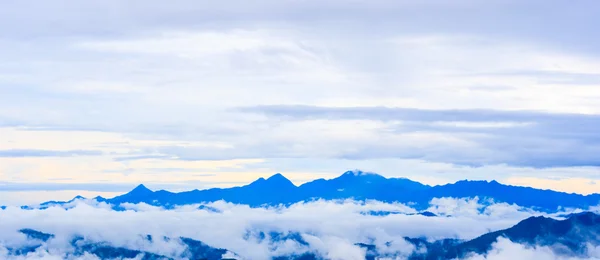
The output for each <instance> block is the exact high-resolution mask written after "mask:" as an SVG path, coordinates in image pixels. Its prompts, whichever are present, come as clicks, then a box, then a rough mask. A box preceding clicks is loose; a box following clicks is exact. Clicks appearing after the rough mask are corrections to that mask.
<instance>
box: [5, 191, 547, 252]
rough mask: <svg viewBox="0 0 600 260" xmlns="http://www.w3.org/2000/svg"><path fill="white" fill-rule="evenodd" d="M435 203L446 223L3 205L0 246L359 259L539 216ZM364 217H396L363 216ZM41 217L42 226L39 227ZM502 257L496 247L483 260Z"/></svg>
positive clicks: (348, 205) (314, 213)
mask: <svg viewBox="0 0 600 260" xmlns="http://www.w3.org/2000/svg"><path fill="white" fill-rule="evenodd" d="M433 204H434V205H435V206H433V207H434V208H432V209H431V210H435V211H436V213H438V214H440V215H446V216H447V217H425V216H420V215H405V214H412V213H415V212H416V211H415V210H414V209H412V208H410V207H409V206H407V205H403V204H388V203H381V202H376V201H368V202H356V201H351V200H347V201H315V202H308V203H298V204H294V205H291V206H289V207H269V208H250V207H248V206H244V205H235V204H230V203H225V202H222V201H221V202H215V203H209V204H205V205H204V207H198V206H199V205H187V206H182V207H178V208H176V209H173V210H165V209H162V208H158V207H154V206H150V205H146V204H126V205H122V206H124V207H125V208H127V209H128V210H126V211H113V210H111V209H110V207H108V205H106V204H104V203H97V202H94V201H89V200H88V201H86V200H78V201H74V202H72V203H71V204H67V205H64V208H63V207H51V208H49V209H46V210H22V209H20V208H18V207H8V208H6V209H4V210H1V211H0V213H2V214H0V220H1V221H2V223H3V225H2V226H0V231H1V232H0V248H4V247H7V246H15V245H19V244H24V243H28V241H27V240H26V239H25V238H24V236H23V235H19V234H18V233H17V232H16V231H17V230H19V229H21V228H32V229H35V230H39V231H42V232H46V233H52V234H55V235H56V238H55V239H52V240H50V241H49V242H48V244H47V245H45V246H44V247H42V249H41V250H40V252H37V253H36V254H34V255H30V256H31V257H33V256H35V255H39V254H42V255H44V254H49V255H53V256H64V253H65V252H68V248H69V245H68V241H70V238H71V237H72V236H74V235H75V234H77V235H81V236H84V237H86V239H89V240H92V241H105V242H108V243H110V244H111V245H113V246H117V247H126V248H130V249H138V250H145V251H149V252H154V253H160V254H164V255H167V256H174V255H177V254H179V253H180V252H181V250H182V249H181V245H178V244H177V243H168V242H165V241H163V242H161V243H158V244H157V243H149V242H148V241H146V240H144V239H143V237H144V236H145V235H146V234H150V235H152V236H153V237H161V236H168V237H178V236H184V237H189V238H193V239H197V240H201V241H203V242H205V243H207V244H208V245H210V246H213V247H220V248H226V249H228V250H231V251H232V252H234V253H236V254H238V255H239V256H241V257H243V258H247V259H268V258H269V257H270V256H277V255H286V254H293V253H296V254H302V253H304V252H314V253H318V254H321V255H323V256H325V257H326V258H327V259H364V255H365V253H366V251H365V250H364V249H362V248H360V247H358V246H356V245H355V244H356V243H359V242H361V243H368V244H375V245H377V246H378V247H379V248H380V251H381V252H389V253H394V254H396V255H400V256H404V257H406V256H407V255H409V254H411V253H412V252H413V251H414V250H417V249H416V248H414V246H412V245H411V244H409V243H408V242H406V241H405V240H404V238H403V237H405V236H409V237H427V238H429V239H441V238H460V239H471V238H474V237H476V236H479V235H481V234H483V233H486V232H489V231H490V230H491V231H493V230H499V229H504V228H508V227H510V226H512V225H514V224H516V223H517V222H518V221H520V220H522V219H524V218H527V217H529V216H533V215H541V214H542V213H539V212H535V211H532V210H528V209H524V208H520V207H518V206H514V205H507V204H493V203H485V204H481V203H480V202H478V201H477V200H464V199H462V200H457V199H449V198H441V199H439V200H437V201H434V202H433ZM441 205H445V206H441ZM207 208H210V209H215V210H207ZM458 209H460V210H458ZM471 209H475V210H471ZM368 211H391V212H396V213H401V214H390V215H386V216H372V215H368V214H363V213H364V212H368ZM402 213H404V214H402ZM41 218H43V219H44V221H39V220H40V219H41ZM260 232H264V233H265V234H267V237H268V236H271V234H272V233H271V232H277V233H280V234H292V233H294V234H296V233H297V234H300V236H301V238H302V239H303V240H304V241H305V242H298V241H295V240H286V241H280V242H276V243H271V242H269V241H268V239H267V240H264V239H260V236H258V234H259V233H260ZM290 232H291V233H290ZM495 248H508V249H510V250H513V251H515V248H516V249H517V250H516V253H518V254H525V255H527V254H528V253H531V252H530V251H527V250H526V249H523V248H522V247H520V246H518V245H513V244H511V243H509V242H506V241H504V240H499V241H498V243H497V244H496V247H495ZM519 250H520V251H519ZM507 251H508V250H500V249H496V250H494V251H492V253H491V254H490V255H488V257H491V256H493V255H495V254H500V253H501V254H505V253H507ZM0 252H3V251H2V250H0ZM4 252H5V251H4ZM540 252H541V253H550V254H551V253H552V251H540ZM534 253H538V252H534ZM517 258H518V257H517ZM475 259H477V258H475ZM490 259H494V258H490Z"/></svg>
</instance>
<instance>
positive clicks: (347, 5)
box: [0, 0, 600, 203]
mask: <svg viewBox="0 0 600 260" xmlns="http://www.w3.org/2000/svg"><path fill="white" fill-rule="evenodd" d="M599 5H600V3H598V2H597V1H591V0H590V1H586V0H584V1H577V2H565V1H537V0H534V1H512V0H509V1H495V0H493V1H486V2H485V3H482V2H480V1H471V0H460V1H452V3H449V2H448V1H436V0H427V1H412V0H403V1H388V0H381V1H379V0H377V1H337V0H334V1H312V0H310V1H274V0H261V1H252V3H250V2H247V1H234V0H227V1H219V3H216V2H202V1H187V0H183V1H176V2H173V3H171V2H169V3H166V2H163V1H154V0H151V1H128V2H127V3H123V2H122V1H116V0H109V1H96V0H92V1H85V2H81V1H73V0H60V1H59V0H54V1H44V2H38V1H7V2H3V3H1V4H0V57H2V60H1V61H0V136H1V138H0V190H2V191H8V190H10V191H24V190H38V191H39V190H88V191H90V190H91V191H96V192H115V191H126V190H128V189H129V188H132V187H134V186H135V185H136V184H138V183H146V184H148V185H149V186H150V187H151V188H168V189H171V190H186V189H193V188H207V187H215V186H218V187H226V186H235V185H240V184H243V183H248V182H250V181H252V180H254V179H256V178H258V177H266V176H270V175H272V174H273V173H276V172H282V173H283V174H285V175H286V176H287V177H289V178H290V179H292V181H294V182H296V183H302V182H305V181H308V180H311V179H315V178H321V177H326V178H329V177H334V176H336V175H339V174H341V173H342V172H344V171H345V170H348V169H363V170H367V171H373V172H378V173H380V174H383V175H385V176H404V177H409V178H411V179H415V180H418V181H422V182H424V183H427V184H439V183H446V182H452V181H456V180H459V179H466V178H468V179H497V180H499V181H502V182H506V183H509V184H517V185H527V186H534V187H539V188H552V189H557V190H563V191H569V192H579V193H591V192H597V191H598V190H600V182H597V181H598V176H599V175H598V173H600V170H599V168H598V167H599V165H600V159H599V158H600V157H598V156H596V155H597V154H599V153H600V135H599V134H598V131H596V130H597V129H598V128H600V102H599V100H600V60H599V59H598V57H599V54H600V47H599V46H600V35H599V32H598V30H597V28H596V26H595V25H596V24H598V23H600V20H599V19H600V18H599V17H600V16H598V15H597V12H596V10H598V9H599V8H600V6H599ZM26 183H35V185H33V186H27V185H24V184H26ZM56 196H58V195H56ZM13 197H14V196H13ZM53 198H57V197H53ZM60 198H61V199H67V198H63V197H60ZM5 200H7V199H5ZM40 200H41V199H40ZM0 202H1V203H7V202H6V201H0Z"/></svg>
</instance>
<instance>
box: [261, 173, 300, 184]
mask: <svg viewBox="0 0 600 260" xmlns="http://www.w3.org/2000/svg"><path fill="white" fill-rule="evenodd" d="M267 181H268V182H271V183H279V184H281V185H289V184H291V185H293V186H296V185H294V184H293V183H292V181H290V180H289V179H288V178H286V177H285V176H283V175H282V174H281V173H277V174H274V175H273V176H271V177H269V178H268V179H267Z"/></svg>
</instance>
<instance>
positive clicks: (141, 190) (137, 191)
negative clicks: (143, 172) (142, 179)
mask: <svg viewBox="0 0 600 260" xmlns="http://www.w3.org/2000/svg"><path fill="white" fill-rule="evenodd" d="M146 193H152V191H151V190H150V189H148V188H146V186H144V184H140V185H138V186H137V187H135V188H134V189H133V190H131V191H130V192H129V194H146Z"/></svg>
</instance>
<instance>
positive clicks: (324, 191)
mask: <svg viewBox="0 0 600 260" xmlns="http://www.w3.org/2000/svg"><path fill="white" fill-rule="evenodd" d="M442 197H452V198H474V197H478V198H480V199H491V200H493V201H494V202H505V203H509V204H517V205H519V206H523V207H529V208H533V209H537V210H540V211H546V212H555V211H557V210H558V209H560V208H584V209H585V208H588V207H590V206H596V205H598V204H600V194H591V195H581V194H574V193H565V192H558V191H552V190H541V189H534V188H529V187H520V186H511V185H504V184H500V183H498V182H496V181H468V180H464V181H458V182H456V183H452V184H446V185H438V186H429V185H424V184H421V183H419V182H415V181H412V180H409V179H406V178H385V177H383V176H381V175H378V174H374V173H366V172H362V171H348V172H345V173H344V174H342V175H341V176H339V177H337V178H333V179H317V180H314V181H311V182H307V183H305V184H302V185H300V186H296V185H294V184H293V183H292V182H291V181H290V180H288V179H287V178H285V177H284V176H283V175H281V174H279V173H278V174H275V175H273V176H271V177H269V178H267V179H264V178H260V179H258V180H256V181H254V182H252V183H250V184H248V185H245V186H240V187H233V188H213V189H206V190H192V191H185V192H179V193H174V192H169V191H165V190H159V191H151V190H150V189H148V188H146V187H145V186H144V185H139V186H137V187H136V188H135V189H133V190H132V191H130V192H128V193H126V194H123V195H121V196H117V197H114V198H111V199H105V198H102V197H96V198H95V199H96V200H98V201H103V202H107V203H111V204H113V205H119V204H121V203H126V202H127V203H140V202H144V203H147V204H150V205H157V206H163V207H172V206H176V205H186V204H195V203H202V202H214V201H218V200H224V201H227V202H231V203H238V204H246V205H250V206H253V207H257V206H262V205H279V204H284V205H289V204H292V203H296V202H302V201H312V200H318V199H324V200H337V199H355V200H378V201H382V202H400V203H412V204H413V205H414V206H415V207H416V208H418V209H425V208H427V207H428V206H429V202H430V201H431V199H433V198H442ZM61 203H64V202H47V203H44V204H42V205H45V206H49V205H55V204H61Z"/></svg>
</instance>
